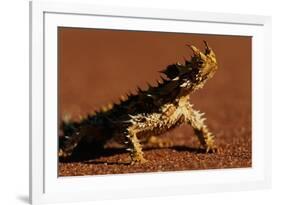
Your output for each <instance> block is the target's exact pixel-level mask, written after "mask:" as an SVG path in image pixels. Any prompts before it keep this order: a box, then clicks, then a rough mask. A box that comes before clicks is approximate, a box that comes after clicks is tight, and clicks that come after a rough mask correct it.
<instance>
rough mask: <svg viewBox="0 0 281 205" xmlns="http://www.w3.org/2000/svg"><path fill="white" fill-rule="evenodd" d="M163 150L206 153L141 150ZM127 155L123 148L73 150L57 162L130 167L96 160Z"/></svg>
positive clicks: (187, 149)
mask: <svg viewBox="0 0 281 205" xmlns="http://www.w3.org/2000/svg"><path fill="white" fill-rule="evenodd" d="M163 149H170V150H175V151H176V152H190V153H194V154H204V153H206V150H205V149H202V148H196V147H189V146H184V145H176V146H171V147H146V148H144V149H143V151H144V152H146V151H151V150H163ZM124 153H128V151H126V149H125V148H106V149H99V150H95V151H93V150H89V149H84V150H81V149H79V150H75V151H74V152H73V154H72V155H71V156H70V157H66V158H59V162H62V163H73V162H82V163H85V164H107V165H130V162H120V161H116V162H108V161H106V160H102V161H100V160H98V161H97V160H96V159H99V158H101V157H110V156H114V155H116V154H124Z"/></svg>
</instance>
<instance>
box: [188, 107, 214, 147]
mask: <svg viewBox="0 0 281 205" xmlns="http://www.w3.org/2000/svg"><path fill="white" fill-rule="evenodd" d="M192 107H193V106H192V105H191V104H190V103H189V102H187V103H186V109H187V112H186V115H185V117H186V122H188V123H189V124H190V125H191V126H192V128H193V130H194V133H195V135H196V136H197V137H198V139H199V141H200V144H201V145H202V146H203V147H204V148H205V149H206V152H215V151H217V148H216V146H215V141H214V135H213V134H212V133H211V132H210V131H209V130H208V127H207V126H206V125H205V124H204V121H205V120H206V119H205V118H202V116H203V115H204V113H200V112H199V111H197V110H194V109H193V108H192Z"/></svg>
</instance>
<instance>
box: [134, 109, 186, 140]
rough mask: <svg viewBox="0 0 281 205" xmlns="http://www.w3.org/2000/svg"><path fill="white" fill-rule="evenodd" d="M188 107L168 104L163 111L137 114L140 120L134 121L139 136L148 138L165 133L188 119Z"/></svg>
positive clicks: (136, 118) (137, 118)
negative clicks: (146, 114)
mask: <svg viewBox="0 0 281 205" xmlns="http://www.w3.org/2000/svg"><path fill="white" fill-rule="evenodd" d="M185 116H186V108H183V107H176V106H174V105H168V106H166V107H165V108H164V109H163V112H162V113H152V114H150V115H148V116H142V117H141V116H136V117H135V118H133V119H135V120H136V121H138V122H134V125H133V127H134V129H135V130H136V132H137V133H138V134H137V135H138V137H139V138H146V137H150V136H152V135H154V136H157V135H160V134H163V133H165V132H167V131H169V130H171V129H173V128H175V127H177V126H179V125H180V124H182V123H183V122H185V119H186V117H185Z"/></svg>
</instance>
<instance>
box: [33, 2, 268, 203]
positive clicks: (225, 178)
mask: <svg viewBox="0 0 281 205" xmlns="http://www.w3.org/2000/svg"><path fill="white" fill-rule="evenodd" d="M30 21H31V27H30V92H31V95H30V108H31V114H30V124H31V126H30V145H31V146H30V201H31V203H32V204H40V203H48V202H70V201H85V200H98V199H117V198H125V197H143V196H160V195H176V194H188V193H206V192H217V191H235V190H248V189H257V188H267V187H270V184H271V156H270V150H271V124H270V119H271V109H270V106H271V102H270V100H271V87H270V85H271V82H270V75H271V60H270V57H271V54H270V50H271V34H270V32H271V19H270V17H265V16H254V15H238V14H219V13H208V12H190V11H184V10H161V9H149V8H148V9H139V8H121V7H108V6H97V5H91V4H74V3H59V2H56V3H54V2H52V3H51V2H45V1H44V2H43V1H42V2H41V1H39V2H31V3H30ZM70 195H71V197H69V196H70Z"/></svg>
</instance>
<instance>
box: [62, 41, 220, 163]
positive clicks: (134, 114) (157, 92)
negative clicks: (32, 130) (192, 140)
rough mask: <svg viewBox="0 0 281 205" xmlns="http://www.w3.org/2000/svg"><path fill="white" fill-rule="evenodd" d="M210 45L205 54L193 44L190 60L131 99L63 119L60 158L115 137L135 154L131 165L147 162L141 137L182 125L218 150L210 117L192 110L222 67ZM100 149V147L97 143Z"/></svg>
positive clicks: (210, 149) (207, 146) (209, 149)
mask: <svg viewBox="0 0 281 205" xmlns="http://www.w3.org/2000/svg"><path fill="white" fill-rule="evenodd" d="M204 43H205V51H204V52H201V51H200V50H199V49H197V48H196V47H195V46H193V45H188V46H189V47H190V48H191V50H192V51H193V55H192V56H191V59H190V61H187V60H185V64H184V65H182V64H180V63H177V64H172V65H169V66H167V68H166V69H165V70H164V71H162V73H164V74H165V76H166V78H162V80H163V82H160V83H159V82H158V85H157V86H156V87H152V86H149V88H148V90H145V91H144V90H141V89H139V91H138V94H136V95H129V96H128V98H127V100H123V101H121V102H120V103H119V104H114V105H112V107H111V108H110V109H108V110H106V111H99V112H97V113H96V114H94V115H88V117H86V118H85V119H83V120H81V121H80V122H69V121H63V122H62V130H63V133H64V137H63V139H62V140H60V143H59V147H60V148H59V153H58V154H59V156H60V157H67V156H71V154H72V152H73V150H74V149H75V148H76V147H77V146H79V144H80V143H81V142H82V141H84V142H85V141H86V142H89V143H92V144H95V145H97V144H98V145H100V146H102V147H103V146H104V145H105V144H106V142H107V141H109V140H111V139H116V140H118V141H119V142H121V143H122V144H124V145H125V146H126V147H127V150H128V151H129V152H130V156H131V164H134V163H144V162H146V161H147V160H146V159H145V158H144V154H143V151H142V145H141V140H143V139H148V138H149V137H151V136H157V135H160V134H162V133H164V132H167V131H168V130H171V129H173V128H175V127H177V126H178V125H180V124H182V123H188V124H190V125H191V126H192V128H193V129H194V132H195V135H196V136H197V137H198V139H199V141H200V144H201V146H202V147H203V148H204V149H205V150H206V152H207V153H208V152H213V151H216V146H215V143H214V135H213V134H212V133H211V132H210V131H209V130H208V128H207V126H206V125H205V124H204V120H205V118H203V117H202V116H203V115H204V113H200V112H199V111H196V110H194V109H193V105H192V104H191V103H190V102H189V96H190V94H191V93H193V92H194V91H195V90H197V89H199V88H202V87H203V86H204V84H205V83H206V81H207V80H208V79H210V78H212V77H213V75H214V73H215V72H216V70H217V69H218V65H217V60H216V56H215V53H214V51H213V50H212V49H211V48H210V47H209V46H208V44H207V43H206V42H205V41H204ZM93 147H96V146H93Z"/></svg>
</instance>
